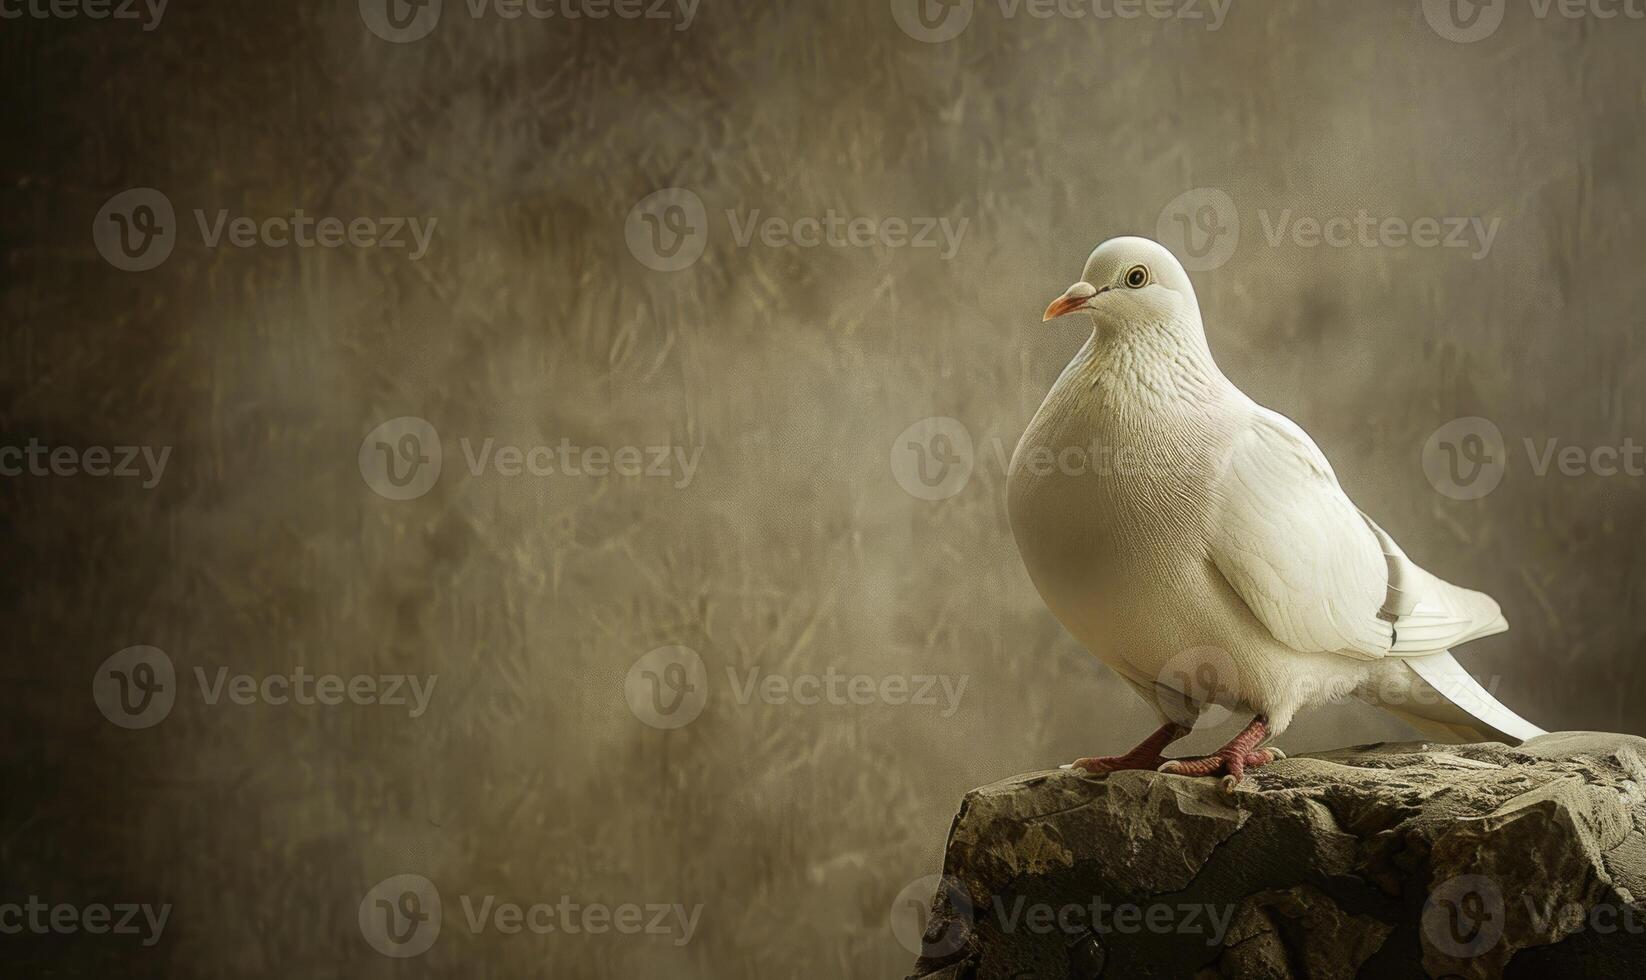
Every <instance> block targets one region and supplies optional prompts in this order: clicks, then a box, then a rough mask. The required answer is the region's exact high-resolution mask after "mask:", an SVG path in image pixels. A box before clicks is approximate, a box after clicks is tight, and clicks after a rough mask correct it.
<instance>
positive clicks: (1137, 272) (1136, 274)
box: [1126, 265, 1149, 289]
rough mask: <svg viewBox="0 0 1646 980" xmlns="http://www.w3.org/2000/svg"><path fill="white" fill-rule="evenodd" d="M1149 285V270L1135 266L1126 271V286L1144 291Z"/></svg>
mask: <svg viewBox="0 0 1646 980" xmlns="http://www.w3.org/2000/svg"><path fill="white" fill-rule="evenodd" d="M1148 284H1149V270H1148V269H1147V268H1145V267H1143V266H1141V265H1134V266H1132V267H1131V268H1130V269H1128V270H1127V271H1126V285H1128V286H1130V287H1131V288H1133V289H1142V288H1143V287H1144V286H1147V285H1148Z"/></svg>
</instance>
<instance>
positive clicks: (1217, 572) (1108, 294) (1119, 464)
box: [1008, 238, 1542, 783]
mask: <svg viewBox="0 0 1646 980" xmlns="http://www.w3.org/2000/svg"><path fill="white" fill-rule="evenodd" d="M1076 312H1080V313H1084V314H1086V315H1087V316H1088V317H1089V318H1090V319H1091V321H1092V324H1093V327H1094V329H1093V332H1092V336H1091V339H1089V340H1087V341H1086V344H1085V346H1084V347H1082V348H1081V349H1080V353H1078V354H1076V355H1075V358H1074V360H1072V361H1070V362H1069V365H1068V367H1066V368H1064V369H1063V373H1062V375H1061V376H1060V377H1059V378H1058V379H1057V383H1056V384H1055V385H1053V386H1052V390H1051V392H1050V393H1049V394H1047V396H1046V400H1045V402H1044V403H1043V404H1042V405H1041V406H1040V410H1039V411H1038V412H1036V413H1035V416H1034V420H1033V421H1032V422H1030V423H1029V427H1028V429H1027V431H1025V432H1024V433H1023V438H1022V440H1021V441H1019V443H1018V445H1017V450H1016V452H1015V453H1013V455H1012V462H1011V469H1010V476H1009V483H1008V494H1009V504H1008V508H1009V511H1010V516H1011V525H1012V533H1013V535H1014V536H1015V537H1016V539H1017V546H1018V550H1019V551H1020V552H1021V553H1022V556H1023V562H1024V565H1025V566H1026V567H1027V568H1028V571H1029V576H1030V578H1032V579H1033V580H1034V583H1035V587H1036V588H1037V589H1039V591H1040V594H1041V596H1042V597H1043V598H1044V599H1045V601H1046V604H1047V605H1048V606H1049V607H1050V608H1051V611H1052V613H1053V614H1054V615H1056V616H1057V618H1058V619H1059V620H1060V621H1061V622H1062V623H1063V625H1064V626H1065V627H1066V628H1067V629H1068V630H1069V632H1070V633H1071V634H1073V635H1074V637H1075V639H1077V640H1079V641H1080V642H1081V643H1083V644H1084V645H1085V646H1086V647H1087V648H1088V649H1089V650H1091V652H1092V653H1094V654H1096V655H1097V656H1098V658H1100V659H1101V660H1102V661H1103V662H1104V663H1106V664H1108V665H1109V667H1111V668H1112V669H1113V670H1115V671H1116V672H1117V673H1118V674H1120V676H1121V677H1124V678H1125V679H1126V680H1127V681H1128V682H1130V683H1131V685H1132V686H1133V688H1134V689H1135V690H1136V691H1137V692H1138V694H1139V695H1140V696H1142V697H1143V698H1144V700H1145V701H1147V702H1148V703H1149V704H1151V705H1152V706H1153V707H1154V708H1155V710H1156V711H1157V712H1158V713H1159V715H1160V718H1161V721H1162V725H1161V728H1160V730H1159V731H1157V732H1155V734H1154V735H1152V736H1150V737H1149V738H1148V739H1147V740H1145V741H1144V742H1143V743H1142V744H1141V745H1139V746H1137V748H1135V749H1132V750H1131V751H1130V752H1128V753H1126V754H1125V755H1120V756H1107V757H1101V758H1087V759H1080V760H1078V761H1076V762H1075V763H1074V764H1073V765H1074V766H1078V767H1080V768H1083V769H1086V770H1088V771H1091V772H1110V771H1114V770H1117V769H1142V768H1148V769H1156V768H1158V769H1160V770H1161V771H1163V772H1177V773H1182V774H1186V775H1216V774H1222V775H1224V777H1225V780H1226V781H1227V782H1231V783H1233V782H1238V781H1239V780H1240V779H1241V777H1242V774H1243V772H1244V770H1245V769H1247V768H1250V767H1253V766H1260V765H1264V764H1266V763H1269V762H1272V761H1273V760H1275V759H1277V758H1281V757H1283V756H1282V753H1280V752H1279V751H1278V750H1276V749H1272V748H1271V749H1266V748H1260V746H1261V745H1262V744H1263V743H1264V742H1265V741H1266V740H1267V739H1269V738H1272V737H1273V736H1276V735H1278V734H1280V733H1281V732H1283V731H1285V730H1286V727H1287V726H1288V725H1289V724H1291V721H1292V717H1293V715H1294V714H1295V713H1296V712H1297V711H1298V710H1299V709H1301V708H1305V707H1311V706H1314V705H1318V704H1321V703H1324V702H1328V701H1333V700H1338V699H1341V698H1343V697H1345V696H1347V695H1350V694H1353V695H1355V696H1358V697H1360V698H1362V699H1363V700H1366V701H1369V702H1371V703H1373V704H1377V705H1379V706H1381V707H1384V708H1386V709H1388V710H1389V711H1392V712H1393V713H1395V714H1396V715H1398V716H1400V717H1402V718H1404V719H1406V720H1407V721H1409V722H1411V723H1412V724H1414V725H1416V726H1417V727H1418V728H1419V729H1421V730H1423V731H1424V732H1426V733H1428V734H1430V735H1432V736H1435V737H1437V738H1440V739H1442V740H1446V741H1482V740H1489V739H1498V740H1504V741H1517V742H1518V741H1519V740H1523V739H1526V738H1530V737H1532V736H1533V735H1538V734H1542V729H1539V728H1538V727H1536V726H1535V725H1532V724H1531V723H1530V722H1527V721H1526V720H1524V719H1522V718H1521V717H1520V716H1518V715H1516V714H1515V713H1514V712H1512V711H1510V710H1509V709H1508V708H1506V707H1504V706H1503V705H1501V704H1499V703H1498V702H1497V701H1496V700H1495V699H1494V698H1493V697H1492V696H1491V695H1490V694H1489V693H1487V691H1486V690H1485V689H1484V688H1482V687H1481V686H1480V685H1479V684H1477V683H1476V682H1475V681H1474V679H1473V678H1472V677H1470V676H1469V674H1468V672H1467V671H1465V670H1464V669H1463V667H1462V666H1461V665H1459V664H1458V662H1457V661H1456V660H1454V659H1453V658H1452V655H1451V653H1450V648H1451V647H1453V646H1455V645H1457V644H1459V643H1463V642H1465V641H1467V640H1472V639H1474V638H1476V637H1480V636H1487V635H1489V634H1492V633H1498V632H1502V631H1503V630H1506V629H1508V624H1507V623H1506V622H1504V619H1503V616H1502V614H1501V613H1500V611H1499V610H1498V605H1497V603H1496V602H1495V601H1493V600H1492V598H1491V597H1489V596H1486V595H1483V594H1482V593H1479V592H1473V591H1470V590H1468V589H1463V588H1459V587H1457V586H1455V585H1451V584H1448V583H1446V582H1443V581H1441V580H1440V579H1438V578H1436V577H1435V576H1433V575H1430V574H1429V573H1428V572H1426V571H1424V570H1423V569H1421V568H1419V567H1418V566H1417V565H1416V564H1414V563H1413V562H1412V561H1411V559H1409V558H1407V557H1406V555H1405V553H1404V552H1402V551H1401V550H1400V547H1399V546H1398V545H1396V544H1395V542H1394V540H1393V539H1392V538H1390V537H1389V535H1388V534H1386V533H1385V532H1384V531H1383V529H1382V528H1380V527H1378V526H1377V524H1376V523H1374V522H1373V521H1372V520H1371V518H1369V517H1367V516H1366V515H1365V514H1363V513H1361V512H1360V510H1359V509H1357V508H1356V507H1355V505H1354V503H1353V502H1351V501H1350V500H1349V498H1348V496H1347V495H1346V494H1345V493H1344V492H1343V488H1342V487H1340V486H1339V485H1338V482H1337V477H1336V476H1335V475H1334V474H1333V473H1332V468H1331V466H1330V465H1329V464H1327V462H1326V457H1325V456H1324V455H1322V454H1321V452H1320V450H1319V449H1318V448H1317V447H1316V446H1315V444H1314V442H1313V441H1312V440H1311V439H1310V438H1309V436H1308V434H1307V433H1305V432H1304V431H1303V430H1302V429H1301V428H1299V427H1298V426H1297V425H1296V424H1295V423H1293V422H1292V421H1291V420H1290V419H1288V418H1286V417H1285V416H1283V415H1280V414H1279V413H1277V412H1273V411H1270V410H1269V409H1266V408H1264V407H1262V406H1261V405H1258V404H1257V403H1256V402H1254V401H1252V400H1251V399H1250V398H1248V397H1247V396H1246V395H1245V394H1244V393H1243V392H1241V390H1240V389H1239V388H1236V387H1235V386H1234V384H1233V383H1232V382H1231V381H1229V379H1228V378H1226V377H1224V376H1223V372H1221V371H1220V370H1218V367H1217V364H1216V363H1214V362H1213V360H1212V354H1211V350H1210V349H1209V348H1208V347H1207V345H1206V334H1205V329H1204V327H1203V326H1202V324H1201V319H1200V304H1199V303H1198V302H1197V301H1196V299H1195V292H1194V287H1193V286H1191V285H1190V284H1189V277H1188V275H1187V274H1186V273H1185V272H1184V271H1183V267H1182V266H1181V265H1179V264H1178V262H1177V260H1176V259H1175V258H1173V257H1172V254H1171V253H1170V252H1169V251H1167V250H1166V249H1165V248H1163V247H1161V246H1160V245H1158V244H1156V243H1155V242H1152V241H1149V240H1148V239H1145V238H1115V239H1111V240H1110V241H1107V242H1104V243H1103V244H1102V245H1099V246H1098V247H1097V249H1096V250H1094V251H1093V252H1092V254H1091V257H1090V258H1089V259H1087V260H1086V268H1085V271H1084V273H1083V274H1082V275H1081V278H1080V281H1079V282H1077V283H1075V284H1074V285H1073V286H1070V287H1069V288H1068V290H1067V291H1066V292H1064V293H1063V295H1062V296H1060V297H1058V299H1057V300H1055V301H1054V302H1053V303H1052V304H1051V306H1049V307H1048V308H1047V309H1046V314H1045V319H1046V320H1051V319H1053V318H1055V317H1060V316H1064V315H1066V314H1070V313H1076ZM1214 704H1215V705H1220V706H1222V707H1223V708H1226V709H1228V710H1230V711H1239V712H1242V713H1243V714H1245V713H1250V714H1252V715H1254V716H1255V717H1254V718H1253V720H1252V722H1251V724H1250V725H1248V726H1247V727H1246V728H1245V730H1243V731H1242V732H1241V733H1240V734H1239V735H1237V736H1235V738H1234V739H1232V740H1231V741H1230V742H1229V743H1228V744H1227V745H1225V746H1224V747H1223V748H1222V749H1219V750H1218V751H1217V753H1215V754H1214V755H1211V756H1207V757H1205V758H1201V759H1177V760H1168V759H1165V758H1163V757H1162V755H1161V752H1162V750H1163V749H1165V747H1166V746H1167V745H1169V744H1170V743H1171V742H1173V741H1175V740H1176V739H1178V738H1181V737H1182V736H1183V735H1185V734H1187V733H1188V731H1189V728H1190V726H1191V725H1192V724H1193V722H1194V720H1195V719H1196V718H1197V717H1199V716H1200V713H1201V712H1202V711H1204V710H1205V709H1206V708H1208V707H1210V706H1211V705H1214Z"/></svg>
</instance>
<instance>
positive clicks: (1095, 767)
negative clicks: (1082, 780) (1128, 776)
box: [1063, 752, 1166, 773]
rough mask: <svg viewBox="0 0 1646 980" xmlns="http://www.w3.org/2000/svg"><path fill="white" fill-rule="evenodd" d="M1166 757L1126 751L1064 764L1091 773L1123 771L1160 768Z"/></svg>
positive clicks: (1067, 767) (1069, 767) (1066, 767)
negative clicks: (1122, 753)
mask: <svg viewBox="0 0 1646 980" xmlns="http://www.w3.org/2000/svg"><path fill="white" fill-rule="evenodd" d="M1165 761H1166V757H1165V756H1162V755H1153V756H1149V755H1139V754H1133V753H1130V752H1128V753H1126V754H1125V755H1100V756H1094V757H1092V758H1089V759H1076V760H1074V761H1073V762H1071V763H1069V764H1068V765H1067V766H1064V767H1063V768H1065V769H1084V770H1085V771H1087V772H1090V773H1105V772H1121V771H1123V770H1126V769H1158V768H1159V767H1160V764H1161V763H1162V762H1165Z"/></svg>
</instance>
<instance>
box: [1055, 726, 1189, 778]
mask: <svg viewBox="0 0 1646 980" xmlns="http://www.w3.org/2000/svg"><path fill="white" fill-rule="evenodd" d="M1187 734H1189V730H1188V729H1187V728H1184V727H1183V726H1182V725H1177V724H1172V723H1167V724H1164V725H1161V726H1160V729H1159V730H1158V731H1156V732H1155V733H1154V734H1153V735H1150V736H1149V737H1148V738H1146V739H1144V740H1143V743H1142V744H1141V745H1139V746H1138V747H1137V748H1135V749H1132V750H1131V751H1130V752H1127V753H1126V754H1125V755H1100V756H1094V757H1092V758H1089V759H1076V760H1075V761H1074V762H1072V763H1070V764H1069V765H1067V766H1065V767H1064V768H1065V769H1084V770H1086V771H1087V772H1092V773H1104V772H1120V771H1121V770H1124V769H1159V768H1160V766H1161V763H1164V762H1165V761H1166V757H1165V756H1163V755H1161V754H1160V752H1161V750H1162V749H1164V748H1165V747H1166V746H1168V745H1170V744H1172V743H1173V742H1175V741H1177V740H1178V739H1180V738H1182V737H1183V736H1185V735H1187Z"/></svg>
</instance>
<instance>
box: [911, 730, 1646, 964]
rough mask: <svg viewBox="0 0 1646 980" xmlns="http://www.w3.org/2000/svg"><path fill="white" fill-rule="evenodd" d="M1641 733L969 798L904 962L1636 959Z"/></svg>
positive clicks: (1428, 748)
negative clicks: (1235, 781) (1226, 777)
mask: <svg viewBox="0 0 1646 980" xmlns="http://www.w3.org/2000/svg"><path fill="white" fill-rule="evenodd" d="M1643 786H1646V739H1641V738H1637V737H1635V736H1632V735H1612V734H1602V733H1594V732H1562V733H1555V734H1551V735H1545V736H1541V737H1539V738H1536V739H1533V740H1531V741H1529V742H1527V743H1525V744H1524V745H1522V746H1520V747H1518V748H1510V747H1508V746H1505V745H1499V744H1494V743H1484V744H1479V745H1465V746H1457V745H1435V744H1422V743H1404V744H1395V743H1381V744H1377V745H1369V746H1358V747H1355V748H1352V749H1342V750H1338V751H1334V752H1325V753H1320V754H1315V755H1307V756H1298V757H1293V758H1289V759H1285V760H1283V761H1280V762H1277V763H1275V764H1273V765H1270V766H1267V767H1264V768H1262V769H1258V770H1253V771H1252V772H1250V773H1248V775H1247V777H1246V780H1245V782H1243V783H1242V784H1241V785H1240V786H1239V787H1237V788H1235V789H1234V790H1233V791H1232V792H1231V791H1229V790H1227V789H1225V788H1224V787H1222V786H1221V785H1220V784H1219V782H1218V781H1217V780H1214V779H1192V778H1188V777H1183V776H1169V775H1163V774H1159V773H1150V772H1125V773H1115V774H1112V775H1107V776H1092V775H1089V774H1085V773H1077V772H1066V771H1061V770H1053V771H1050V772H1040V773H1032V774H1029V775H1025V776H1019V777H1017V778H1015V779H1009V780H1005V781H1003V782H999V783H995V784H993V785H991V786H985V787H983V788H981V789H978V790H974V791H972V792H971V793H969V794H967V796H966V798H965V800H964V801H963V802H962V803H961V806H960V812H959V814H958V815H957V816H956V817H955V821H954V825H953V828H952V829H951V831H950V835H949V843H948V854H947V857H946V859H945V862H944V875H945V878H944V883H943V885H942V886H941V887H940V888H939V889H938V894H937V895H936V897H935V900H934V902H933V912H932V916H931V919H930V920H929V924H928V928H927V930H926V945H925V950H924V953H923V955H922V956H921V958H920V959H919V961H918V962H917V963H916V967H915V973H914V976H916V977H921V978H928V980H969V978H994V977H1002V978H1023V977H1036V978H1038V977H1048V978H1063V977H1073V978H1080V980H1086V978H1096V977H1125V978H1133V977H1173V978H1182V977H1195V978H1197V980H1215V978H1224V977H1227V978H1235V977H1240V978H1248V977H1261V978H1275V980H1282V978H1304V977H1310V978H1313V977H1324V978H1347V977H1356V976H1362V977H1418V976H1430V977H1467V978H1473V977H1498V976H1507V977H1538V978H1554V977H1611V976H1617V977H1625V976H1629V977H1633V976H1641V975H1646V904H1641V903H1642V902H1646V790H1643Z"/></svg>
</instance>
